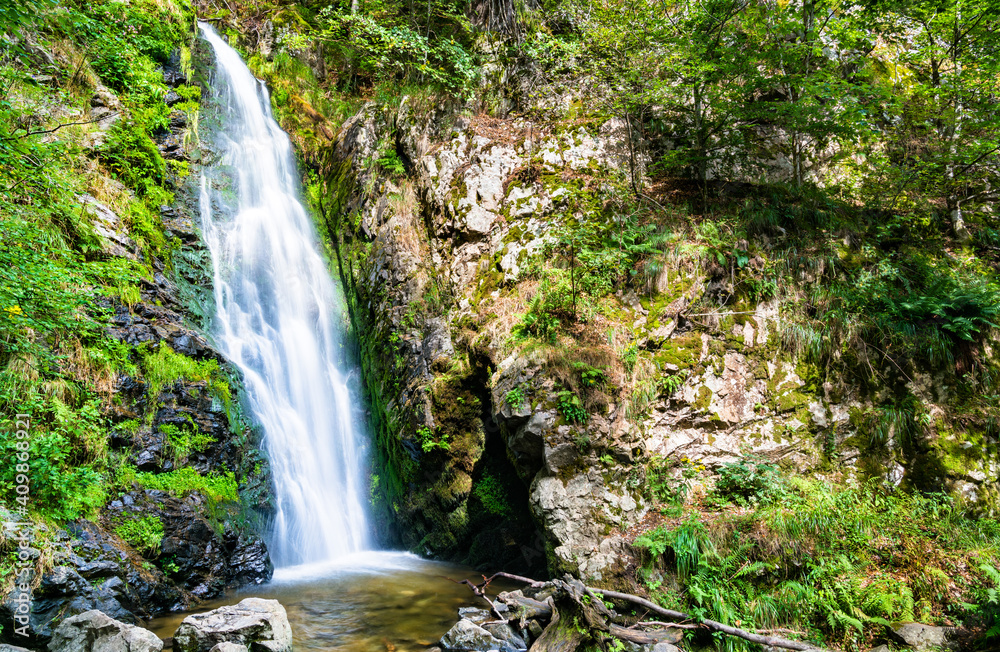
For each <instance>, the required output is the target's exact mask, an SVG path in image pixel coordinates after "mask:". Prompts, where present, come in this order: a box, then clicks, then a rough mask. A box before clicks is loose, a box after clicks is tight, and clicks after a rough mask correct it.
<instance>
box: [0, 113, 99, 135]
mask: <svg viewBox="0 0 1000 652" xmlns="http://www.w3.org/2000/svg"><path fill="white" fill-rule="evenodd" d="M116 115H118V112H117V111H115V112H113V113H109V114H108V115H104V116H101V117H100V118H94V119H93V120H86V121H84V122H65V123H63V124H61V125H57V126H55V127H53V128H52V129H39V130H38V131H27V130H26V133H23V134H21V135H20V136H10V137H8V138H0V142H6V141H8V140H21V139H22V138H27V137H28V136H37V135H39V134H51V133H54V132H56V131H59V130H60V129H62V128H63V127H73V126H76V125H89V124H93V123H95V122H100V121H101V120H107V119H108V118H110V117H112V116H116Z"/></svg>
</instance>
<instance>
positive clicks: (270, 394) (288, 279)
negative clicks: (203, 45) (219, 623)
mask: <svg viewBox="0 0 1000 652" xmlns="http://www.w3.org/2000/svg"><path fill="white" fill-rule="evenodd" d="M200 27H201V32H202V34H203V35H204V37H205V39H206V40H207V41H208V42H209V43H210V44H211V46H212V48H213V50H214V51H215V55H216V59H217V70H216V72H215V75H214V79H213V82H212V91H213V93H214V94H215V95H216V99H217V100H218V102H219V104H220V106H221V107H222V110H223V111H224V115H223V124H224V125H225V128H224V130H223V131H224V133H223V134H222V136H221V142H222V149H223V151H222V161H221V163H220V165H221V166H228V168H229V169H230V171H231V178H232V187H231V188H229V189H228V192H227V191H226V190H224V189H217V188H215V187H213V186H217V185H219V184H210V183H208V182H207V181H206V179H205V178H204V177H203V178H202V196H201V220H202V229H203V235H204V239H205V242H206V243H207V244H208V248H209V250H210V252H211V255H212V263H213V266H214V269H215V304H216V316H215V317H216V318H215V326H214V334H215V337H216V339H217V341H218V342H219V345H220V346H221V347H222V349H223V350H224V352H225V354H226V355H227V356H228V357H229V358H230V359H231V360H232V361H233V362H235V363H236V365H237V366H239V368H240V369H241V370H242V371H243V373H244V375H245V381H246V388H247V393H248V394H249V397H250V403H251V407H252V409H253V412H254V416H255V417H256V418H257V419H258V421H259V422H260V423H261V425H262V426H263V430H264V439H265V442H266V447H267V451H268V454H269V456H270V461H271V469H272V473H273V476H274V482H275V487H276V491H277V512H276V515H275V521H274V528H273V533H272V537H271V555H272V559H273V560H274V562H275V565H276V566H278V567H284V566H291V565H296V564H304V563H316V562H323V561H328V560H332V559H336V558H337V557H341V556H343V555H347V554H350V553H354V552H357V551H360V550H365V549H367V547H368V543H369V542H368V531H369V530H368V524H367V519H366V513H365V508H364V504H363V502H364V501H363V497H364V495H365V492H364V482H363V478H362V469H363V466H364V450H365V441H364V437H363V433H362V432H361V431H362V428H361V427H360V426H358V424H356V423H355V419H354V418H353V416H352V412H353V410H352V403H351V395H350V392H349V390H348V386H347V383H346V377H345V373H344V371H343V370H342V369H341V368H340V367H339V364H338V362H337V356H338V348H339V346H340V341H339V336H338V324H337V323H336V321H335V320H334V315H338V314H340V313H341V305H342V304H341V300H340V297H339V295H338V293H337V289H336V288H335V286H334V284H333V281H332V280H331V279H330V275H329V272H328V270H327V267H326V264H325V262H324V260H323V257H322V256H321V255H320V253H319V248H318V241H317V236H316V233H315V229H314V227H313V225H312V223H311V221H310V219H309V216H308V215H307V213H306V211H305V209H304V208H303V206H302V204H301V202H300V201H299V182H298V178H297V175H296V170H295V164H294V160H293V157H292V148H291V143H290V142H289V140H288V136H287V135H286V134H285V133H284V132H283V131H282V130H281V128H280V127H279V126H278V124H277V123H276V122H275V121H274V118H273V117H272V116H271V108H270V99H269V97H268V94H267V89H266V88H265V86H264V84H263V83H262V82H260V81H259V80H257V79H255V78H254V76H253V75H252V74H251V73H250V70H249V69H248V68H247V67H246V65H245V64H244V63H243V61H242V60H241V59H240V56H239V54H238V53H237V52H236V51H235V50H233V48H231V47H230V46H229V45H228V44H227V43H226V42H225V41H223V40H222V39H221V38H220V37H219V35H218V34H217V33H216V32H215V31H214V30H213V29H212V28H211V27H210V26H208V25H205V24H201V25H200ZM227 204H228V205H230V206H231V209H230V210H226V209H220V208H219V207H220V206H226V205H227Z"/></svg>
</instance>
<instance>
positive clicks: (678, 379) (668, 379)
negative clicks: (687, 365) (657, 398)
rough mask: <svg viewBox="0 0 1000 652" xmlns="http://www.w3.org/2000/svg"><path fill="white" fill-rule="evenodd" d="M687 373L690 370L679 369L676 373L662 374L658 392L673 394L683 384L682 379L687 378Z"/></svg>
mask: <svg viewBox="0 0 1000 652" xmlns="http://www.w3.org/2000/svg"><path fill="white" fill-rule="evenodd" d="M689 373H690V370H688V369H681V370H680V371H678V372H676V373H672V374H669V375H666V376H664V377H663V378H662V379H661V380H660V393H662V394H665V395H666V396H673V395H674V394H675V393H677V390H679V389H680V388H681V386H682V385H684V381H685V380H686V379H687V377H688V374H689Z"/></svg>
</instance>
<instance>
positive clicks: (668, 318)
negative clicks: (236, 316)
mask: <svg viewBox="0 0 1000 652" xmlns="http://www.w3.org/2000/svg"><path fill="white" fill-rule="evenodd" d="M563 104H564V105H566V104H570V102H565V103H563ZM521 109H522V111H521V112H522V114H524V115H525V116H526V117H515V116H511V117H507V118H501V117H490V116H485V115H481V114H480V115H474V114H471V113H470V112H469V111H468V110H463V108H462V107H461V106H455V105H453V104H448V103H443V104H442V103H437V102H435V101H433V100H430V101H429V100H427V99H424V100H421V99H419V98H413V97H403V98H402V99H401V100H400V101H399V102H398V105H392V106H388V107H387V106H379V107H375V106H368V107H366V108H365V109H363V110H362V111H361V112H360V113H359V114H357V115H356V116H354V117H353V118H351V119H349V120H348V121H347V122H346V123H345V124H344V125H343V127H342V129H341V131H340V133H339V135H338V136H337V138H336V141H335V143H334V145H333V146H332V147H333V151H334V157H335V160H336V162H337V163H336V166H335V168H334V172H333V174H332V179H333V181H332V182H331V183H330V187H331V188H332V191H331V195H332V198H329V199H327V200H325V205H324V206H323V208H324V210H325V218H326V223H327V226H328V228H329V234H330V236H331V238H332V239H333V241H334V242H335V243H336V244H335V246H336V250H337V257H338V264H339V266H340V270H341V273H342V275H343V278H344V280H345V285H346V286H347V288H348V292H349V294H350V296H351V298H352V304H353V312H354V319H355V323H356V327H357V332H358V333H359V337H360V339H361V342H362V357H363V359H364V362H365V369H366V372H367V374H368V378H367V380H368V384H369V388H370V390H371V395H372V410H373V412H374V413H375V423H376V424H378V428H379V431H378V432H379V445H380V449H381V452H382V457H381V458H380V466H379V467H378V468H377V469H376V476H375V482H376V485H375V489H376V492H377V496H378V497H377V500H380V501H382V502H381V503H380V504H381V505H382V506H383V514H384V517H385V518H386V520H388V521H390V522H394V523H396V524H397V528H398V530H397V531H398V532H400V537H401V538H402V540H403V541H404V543H405V544H406V545H408V546H411V547H414V546H415V547H416V548H417V549H418V550H420V551H421V552H424V553H426V554H440V555H445V556H449V557H458V558H463V559H466V560H467V561H469V562H471V563H477V564H491V563H495V562H496V561H497V559H503V563H504V564H512V565H518V564H520V565H530V564H531V563H532V562H534V563H537V562H538V558H539V557H540V553H542V552H544V553H545V555H546V560H547V563H548V568H549V569H550V571H552V572H561V571H569V572H572V573H574V574H579V575H580V576H583V577H588V578H593V579H598V580H600V579H606V580H608V581H614V578H615V577H616V576H620V575H621V574H622V573H623V572H624V571H625V570H626V566H628V564H630V563H631V562H630V561H629V560H630V557H629V554H628V553H629V550H630V548H629V546H628V542H630V540H631V536H629V535H627V534H626V533H627V532H628V531H629V530H630V529H632V528H635V527H636V526H637V525H638V524H640V523H642V522H643V519H644V518H646V517H648V516H652V514H651V513H650V507H651V506H652V505H653V504H654V503H655V502H657V501H656V497H655V496H654V495H653V493H654V492H653V491H652V489H651V487H653V486H660V485H661V484H663V483H666V484H671V483H673V484H674V485H675V487H674V490H678V489H683V490H684V491H687V490H688V489H689V488H691V486H692V485H693V486H694V488H695V491H694V492H693V494H696V493H697V492H698V491H702V492H704V491H705V490H707V489H710V487H711V478H712V477H713V476H714V474H715V472H717V471H718V470H719V469H720V468H721V467H723V466H726V465H734V464H737V463H739V462H740V461H741V460H746V459H750V460H762V461H766V462H769V463H773V464H775V465H777V466H779V467H780V468H782V469H785V470H786V471H787V472H789V473H792V474H795V475H799V476H802V477H814V478H820V479H828V480H830V481H833V480H837V481H840V480H842V479H845V478H853V479H855V480H856V481H860V482H865V481H868V480H869V479H876V480H878V481H881V482H885V483H888V484H890V485H900V484H901V483H902V484H903V485H904V486H908V487H913V488H918V489H923V490H929V491H941V490H943V491H950V492H954V493H955V495H957V496H959V499H960V500H962V501H964V502H965V503H966V504H967V505H969V506H970V507H971V508H973V509H976V510H980V511H981V512H983V513H986V514H992V513H994V511H995V509H996V498H997V496H996V481H997V473H998V469H1000V467H998V459H997V456H996V448H995V435H992V434H983V435H978V434H975V435H974V434H972V433H971V432H968V431H963V432H959V431H958V430H956V429H955V427H954V425H953V424H954V423H955V421H956V420H961V418H962V417H960V416H959V415H960V414H961V413H962V408H961V407H960V406H959V401H956V400H955V396H954V395H953V394H951V393H950V392H951V390H950V389H949V387H950V386H953V385H954V384H955V383H961V382H962V381H961V380H960V379H959V377H958V375H956V372H955V370H954V369H952V370H951V371H948V370H947V369H941V368H938V369H936V370H931V369H927V368H926V367H924V368H919V367H918V368H916V369H913V368H910V369H907V370H906V371H904V370H903V369H902V368H899V369H890V370H889V372H888V374H887V376H885V377H883V380H882V383H883V384H882V386H880V387H879V386H876V387H872V386H871V385H870V384H869V383H867V382H865V381H863V380H861V379H860V378H859V377H858V376H852V375H851V374H850V373H848V372H846V371H845V372H844V374H843V376H841V377H836V376H834V375H829V374H828V370H827V369H822V368H820V367H818V366H817V364H816V362H815V358H814V357H810V356H809V352H808V351H807V350H805V348H804V347H803V346H801V345H800V344H798V342H797V340H796V339H795V335H796V333H797V330H796V329H797V327H798V325H799V324H801V322H802V314H801V311H802V310H803V302H802V299H803V297H804V296H805V295H806V294H807V293H808V292H811V291H812V289H813V288H815V287H816V286H818V285H820V284H822V283H823V280H824V274H828V273H829V272H828V271H825V270H824V269H823V265H824V261H823V259H822V257H821V256H820V255H817V257H816V259H813V260H805V259H803V258H802V257H798V258H797V259H796V258H793V257H792V254H790V253H789V252H788V250H787V249H786V247H788V246H789V243H791V242H793V240H794V236H792V235H790V234H788V233H787V232H785V234H784V235H782V233H781V231H784V229H781V231H777V230H775V231H773V232H772V233H769V234H764V235H763V237H759V238H758V239H757V240H756V241H754V242H750V243H748V242H746V241H743V242H740V243H736V244H735V246H734V249H737V253H736V256H745V258H743V259H741V260H740V261H739V262H737V260H736V259H735V258H736V256H734V255H732V254H731V253H730V252H729V251H726V253H725V255H723V254H722V253H721V251H720V250H721V249H722V248H724V247H726V246H727V245H723V244H721V240H722V238H721V237H720V236H719V234H718V233H717V232H712V231H710V230H708V229H706V228H705V227H700V226H698V225H695V228H693V229H692V228H691V227H690V223H691V220H692V217H691V216H690V213H689V212H688V210H687V209H686V208H685V203H687V202H690V195H689V194H687V193H688V192H689V191H688V189H687V188H685V187H684V186H683V185H681V186H675V187H673V188H671V187H670V186H669V185H663V184H662V182H661V183H659V184H658V183H656V182H651V181H650V180H649V179H648V178H647V179H644V180H643V181H642V183H643V184H647V189H645V190H643V197H640V198H638V200H637V198H635V197H634V196H633V197H632V198H629V197H628V195H629V194H631V193H630V192H629V190H628V189H627V187H626V188H623V186H627V179H626V178H624V177H625V176H626V175H625V174H624V171H627V170H628V169H629V165H630V162H629V161H630V156H634V155H633V153H632V152H633V147H631V146H630V145H629V135H628V131H627V128H626V125H625V124H624V123H623V122H622V121H620V120H616V119H614V118H610V119H607V118H604V119H602V118H590V119H586V118H573V117H572V114H567V113H566V112H565V111H562V110H559V109H556V110H551V109H548V110H545V111H544V112H542V113H541V114H539V111H541V110H542V109H543V107H539V106H524V107H521ZM387 159H389V160H393V161H398V162H399V165H398V166H397V167H395V168H393V167H392V166H389V165H386V164H385V162H386V160H387ZM640 163H642V161H641V160H640ZM770 167H772V168H776V169H779V172H777V173H776V174H778V175H780V166H777V165H775V166H770ZM774 181H780V179H779V178H775V179H774ZM720 188H721V192H722V197H723V199H722V200H721V201H723V202H729V204H730V205H732V204H737V205H739V204H740V203H744V202H746V203H749V202H750V200H749V199H748V197H749V196H750V195H752V193H753V191H752V189H751V187H749V186H747V185H746V184H741V183H738V182H734V183H731V184H729V185H728V186H727V185H725V184H722V185H721V186H720ZM647 192H648V193H653V196H652V197H648V196H646V195H645V193H647ZM644 199H646V200H648V202H647V203H650V202H651V203H652V204H655V206H654V207H653V209H652V210H654V211H655V212H656V213H658V216H657V220H658V222H659V225H658V227H657V228H658V229H659V230H657V231H652V230H648V231H638V232H637V229H636V227H635V225H634V224H633V223H630V221H629V216H628V214H627V212H626V211H627V210H629V209H634V210H640V209H639V208H637V206H639V205H640V204H641V202H642V201H643V200H644ZM630 202H631V204H630ZM595 221H597V222H600V223H602V225H603V227H596V228H606V231H605V233H604V235H603V238H604V239H603V240H602V242H603V245H602V246H603V247H605V248H608V249H611V250H612V253H610V254H609V253H608V252H606V251H605V252H598V253H597V254H595V253H594V252H593V251H590V252H587V251H586V250H585V245H583V244H578V243H577V242H574V240H573V238H574V237H579V236H578V235H575V234H574V230H575V232H576V234H579V232H580V231H581V230H583V229H585V228H588V222H589V223H590V224H594V222H595ZM590 228H595V227H592V226H591V227H590ZM664 230H670V231H672V233H670V234H669V236H667V238H664V237H662V235H663V231H664ZM658 237H659V238H660V242H658V243H657V242H655V241H656V239H657V238H658ZM637 241H639V242H637ZM664 241H666V242H664ZM581 242H582V239H581ZM644 243H645V244H644ZM637 244H638V245H643V246H645V249H642V250H641V251H642V253H640V254H638V255H636V254H631V255H630V254H628V253H627V249H628V248H629V247H633V248H634V247H635V246H636V245H637ZM614 249H618V252H614ZM831 249H832V251H833V253H834V255H835V256H839V257H840V258H841V259H844V258H847V257H849V256H851V255H852V253H851V249H852V248H851V246H850V244H849V243H839V244H837V243H834V244H833V245H832V247H831ZM588 255H589V256H590V259H589V260H587V259H585V256H588ZM601 255H603V256H605V257H606V258H608V259H612V258H614V257H615V256H616V255H617V256H619V259H618V260H606V261H604V260H600V259H599V257H600V256H601ZM630 256H631V257H630ZM784 256H788V258H787V259H786V260H785V262H787V263H789V265H788V267H789V268H790V269H788V271H787V272H786V273H785V274H784V275H783V277H782V281H779V282H784V283H787V285H786V286H785V287H784V288H782V291H781V292H780V293H778V292H777V291H776V288H775V287H773V286H772V287H764V286H762V285H760V284H762V283H773V282H774V281H773V280H770V279H768V278H767V276H768V275H767V273H766V272H767V268H770V269H772V270H773V269H774V264H775V259H780V258H782V257H784ZM650 258H657V259H658V260H656V261H655V262H656V264H655V265H652V264H650V263H651V262H653V261H650V260H649V259H650ZM793 260H794V261H795V262H793ZM799 261H801V262H799ZM602 265H604V266H605V268H604V269H602V267H601V266H602ZM633 265H634V267H633ZM615 266H619V267H615ZM622 267H624V268H625V269H624V270H622V269H621V268H622ZM630 267H631V269H629V268H630ZM608 268H611V269H610V271H606V270H607V269H608ZM595 270H596V271H595ZM630 272H631V274H632V275H633V276H632V277H631V278H629V273H630ZM637 272H638V274H639V276H638V277H636V276H634V275H635V274H636V273H637ZM600 274H607V275H608V276H609V277H610V282H607V281H606V280H603V279H601V278H597V277H598V276H599V275H600ZM574 275H578V278H574ZM616 275H617V276H618V278H622V280H623V281H624V282H621V281H618V282H616V281H615V276H616ZM772 278H774V277H773V276H772ZM574 282H576V283H579V284H580V287H579V288H575V287H573V284H574ZM602 282H604V283H605V285H604V286H603V287H602V286H601V285H600V284H601V283H602ZM546 320H548V321H546ZM817 337H820V338H823V337H834V334H832V333H831V334H830V335H829V336H827V335H824V334H822V333H820V334H817ZM838 357H839V354H838ZM988 364H992V363H988ZM893 372H895V374H893ZM899 392H902V393H904V394H906V395H909V396H911V397H912V399H909V400H914V401H916V402H918V403H919V405H920V406H922V407H921V413H922V414H923V415H926V416H923V417H921V416H920V415H918V418H922V419H923V424H925V425H926V427H924V426H923V425H922V426H921V427H920V428H919V429H918V432H917V433H915V436H914V437H913V438H912V439H907V440H905V441H903V440H904V437H906V434H905V433H904V432H903V426H902V425H896V426H894V427H893V426H892V425H891V424H890V425H888V426H885V427H886V428H888V429H889V430H890V431H891V432H890V433H888V435H887V436H886V437H885V438H883V439H882V440H879V439H878V437H872V436H870V434H871V432H872V430H873V429H874V428H877V426H873V425H872V423H871V419H872V418H873V416H872V415H873V414H878V415H881V414H883V413H881V412H879V407H878V406H879V405H881V404H884V403H886V402H887V401H892V396H894V395H895V394H896V393H899ZM970 437H971V439H970ZM980 437H982V439H981V440H980V439H979V438H980ZM495 478H502V481H501V482H496V481H495V480H494V479H495ZM486 494H489V496H491V497H495V499H497V500H498V501H499V502H500V503H501V504H502V505H503V506H504V507H503V509H509V510H510V513H513V514H518V513H524V512H525V511H529V510H530V514H531V517H532V523H533V525H534V527H535V528H536V533H532V532H531V528H530V526H529V524H527V523H524V524H521V523H517V524H516V525H515V524H514V523H513V522H511V523H510V524H504V523H503V519H504V517H506V516H507V512H505V511H500V509H501V508H499V507H497V506H496V505H495V504H494V503H493V502H492V498H489V499H485V500H484V498H485V497H486V496H485V495H486ZM661 497H662V496H661ZM484 515H489V516H490V518H487V519H485V520H486V521H488V523H489V525H485V526H484V524H483V522H484ZM497 527H499V528H501V529H502V532H503V535H502V537H498V536H497V535H496V534H495V533H494V528H497ZM632 536H634V535H632ZM486 537H488V538H489V539H490V540H492V541H493V542H494V546H501V543H500V542H502V548H501V549H502V550H503V551H504V552H503V553H502V554H501V556H500V557H498V556H497V555H498V552H497V551H496V549H495V548H492V549H489V550H486V549H483V548H482V547H481V544H480V542H481V541H482V539H483V538H486Z"/></svg>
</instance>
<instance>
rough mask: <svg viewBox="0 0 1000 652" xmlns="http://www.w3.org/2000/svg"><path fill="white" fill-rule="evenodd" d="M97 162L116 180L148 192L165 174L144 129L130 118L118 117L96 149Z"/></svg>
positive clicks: (157, 153) (164, 164)
mask: <svg viewBox="0 0 1000 652" xmlns="http://www.w3.org/2000/svg"><path fill="white" fill-rule="evenodd" d="M98 153H99V156H100V158H101V161H102V162H103V163H104V165H105V166H106V167H107V168H108V169H109V170H110V171H111V172H113V173H114V174H115V176H116V177H118V179H119V180H120V181H121V182H122V183H124V184H125V185H127V186H128V187H130V188H135V189H136V190H139V191H140V192H145V193H148V192H152V188H153V187H154V186H156V185H158V184H161V183H162V182H163V179H164V178H165V177H166V174H167V164H166V162H164V160H163V157H162V156H161V155H160V151H159V150H158V149H157V148H156V144H155V143H154V142H153V140H152V139H151V138H150V137H149V135H148V134H147V133H146V132H145V129H144V128H143V127H142V126H141V125H139V124H136V123H135V122H133V121H126V120H119V121H118V122H116V123H115V124H114V125H113V126H112V127H111V130H110V131H109V132H108V139H107V141H106V142H105V143H104V145H102V146H101V148H100V149H99V150H98Z"/></svg>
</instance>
